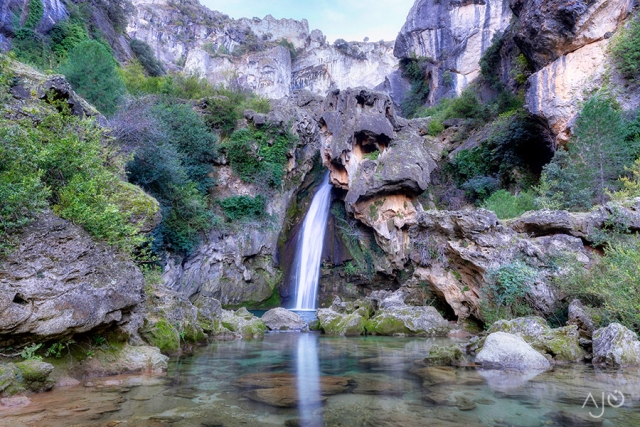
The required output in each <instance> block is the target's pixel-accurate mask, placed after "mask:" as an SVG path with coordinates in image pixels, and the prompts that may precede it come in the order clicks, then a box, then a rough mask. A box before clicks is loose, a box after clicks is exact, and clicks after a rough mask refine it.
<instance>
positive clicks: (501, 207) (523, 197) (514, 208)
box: [482, 190, 536, 219]
mask: <svg viewBox="0 0 640 427" xmlns="http://www.w3.org/2000/svg"><path fill="white" fill-rule="evenodd" d="M535 200H536V197H535V194H533V193H532V192H529V191H525V192H521V193H520V194H517V195H513V194H511V193H510V192H508V191H507V190H498V191H496V192H495V193H493V194H491V196H489V197H488V198H487V199H486V200H485V201H484V203H483V204H482V207H483V208H485V209H489V210H490V211H493V212H495V213H496V215H497V216H498V218H500V219H510V218H516V217H519V216H520V215H522V214H523V213H525V212H527V211H532V210H535V209H536V204H535Z"/></svg>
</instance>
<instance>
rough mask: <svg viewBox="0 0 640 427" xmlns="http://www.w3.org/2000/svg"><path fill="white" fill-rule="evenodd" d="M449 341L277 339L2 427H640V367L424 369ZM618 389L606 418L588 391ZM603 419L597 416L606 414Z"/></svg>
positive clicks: (101, 388)
mask: <svg viewBox="0 0 640 427" xmlns="http://www.w3.org/2000/svg"><path fill="white" fill-rule="evenodd" d="M453 343H455V342H454V341H453V340H451V339H433V340H426V339H423V338H411V339H410V338H397V337H359V338H337V337H327V336H322V335H317V334H295V333H280V334H269V335H267V336H266V337H265V338H264V339H259V340H250V341H248V340H245V341H228V342H215V343H212V344H211V345H210V346H208V347H206V348H201V349H199V350H198V351H197V352H196V354H195V355H193V356H189V357H183V358H181V359H179V360H178V359H173V360H172V363H171V366H170V369H169V372H168V373H167V375H166V376H163V377H151V378H146V377H141V376H122V377H116V378H113V377H112V378H104V379H91V380H87V381H84V382H83V383H82V384H81V385H79V386H76V387H68V388H60V389H54V391H53V392H50V393H43V394H40V395H34V396H30V399H31V404H30V405H29V406H25V407H13V408H9V407H6V406H0V426H5V425H6V426H11V427H14V426H16V427H21V426H45V425H46V426H51V427H57V426H60V427H63V426H65V427H66V426H69V425H81V426H107V425H110V426H111V425H120V426H127V427H130V426H136V427H137V426H145V427H146V426H150V427H155V426H158V427H159V426H171V427H191V426H196V427H197V426H225V427H246V426H250V427H258V426H271V427H273V426H279V427H282V426H284V425H288V426H296V425H299V426H305V427H316V426H329V427H341V426H344V427H365V426H367V427H369V426H376V427H377V426H382V427H385V426H403V427H412V426H425V425H428V426H446V427H454V426H460V425H463V426H465V427H475V426H483V427H495V426H506V425H517V426H529V427H546V426H567V425H592V424H593V423H594V422H595V423H596V425H598V423H600V425H603V426H640V411H638V409H639V408H640V403H639V399H640V375H639V374H640V370H638V369H625V370H621V371H608V370H599V369H594V368H593V367H591V366H588V365H570V366H556V367H554V368H553V369H551V370H549V371H546V372H542V373H537V375H529V374H528V373H522V372H518V373H515V374H510V373H508V372H504V371H495V372H492V371H479V370H476V369H475V368H464V367H462V368H456V367H447V366H436V367H434V366H426V365H425V364H424V363H423V359H424V356H425V355H426V354H427V353H428V351H429V348H430V347H431V346H432V345H434V344H438V345H451V344H453ZM615 390H618V391H619V392H620V393H623V394H624V396H625V403H624V405H623V406H622V407H620V408H609V407H607V408H606V411H605V412H604V415H603V418H602V419H600V420H592V419H589V415H588V414H589V411H591V412H592V413H596V409H595V408H593V407H591V408H589V407H587V408H582V405H583V403H584V401H585V399H586V397H587V396H588V394H589V393H592V394H593V395H594V396H596V397H597V399H600V396H601V395H602V393H603V392H605V393H613V392H614V391H615ZM597 413H599V412H597Z"/></svg>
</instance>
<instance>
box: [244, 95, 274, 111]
mask: <svg viewBox="0 0 640 427" xmlns="http://www.w3.org/2000/svg"><path fill="white" fill-rule="evenodd" d="M244 108H245V109H248V110H253V111H255V112H256V113H261V114H267V113H268V112H269V111H271V101H269V98H264V97H262V96H251V97H249V98H248V99H247V101H246V102H245V104H244Z"/></svg>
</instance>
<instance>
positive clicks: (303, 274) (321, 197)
mask: <svg viewBox="0 0 640 427" xmlns="http://www.w3.org/2000/svg"><path fill="white" fill-rule="evenodd" d="M331 188H332V186H331V184H330V183H329V173H327V174H326V175H325V177H324V179H323V180H322V184H320V188H318V191H317V192H316V194H315V195H314V196H313V200H312V201H311V206H309V211H308V212H307V215H306V216H305V217H304V221H303V223H302V230H301V231H300V237H299V240H298V247H297V248H296V255H295V258H294V260H293V265H294V269H295V283H296V305H295V307H293V309H294V310H313V309H315V308H316V300H317V299H318V281H319V280H320V263H321V261H322V246H323V244H324V234H325V231H326V229H327V218H328V217H329V205H330V204H331Z"/></svg>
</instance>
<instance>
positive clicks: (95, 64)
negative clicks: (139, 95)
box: [60, 40, 125, 115]
mask: <svg viewBox="0 0 640 427" xmlns="http://www.w3.org/2000/svg"><path fill="white" fill-rule="evenodd" d="M60 72H61V73H62V74H64V75H65V76H66V78H67V80H68V81H69V83H71V86H73V88H74V89H75V91H76V92H78V93H79V94H80V95H82V96H83V97H84V98H85V99H87V101H89V102H90V103H92V104H93V105H94V106H95V107H96V108H97V109H98V110H100V111H101V112H102V113H104V114H106V115H111V114H113V113H114V112H115V111H116V109H117V107H118V104H119V103H120V100H121V99H122V97H123V96H124V94H125V86H124V82H123V81H122V78H121V77H120V75H119V74H118V72H117V70H116V61H115V59H114V58H113V56H112V55H111V53H110V52H109V51H108V50H107V48H106V47H104V46H103V45H102V44H101V43H99V42H97V41H95V40H87V41H84V42H82V43H80V44H78V45H76V46H75V47H74V48H73V49H71V50H70V51H69V57H68V59H67V62H65V63H64V65H63V66H62V67H61V68H60Z"/></svg>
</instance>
